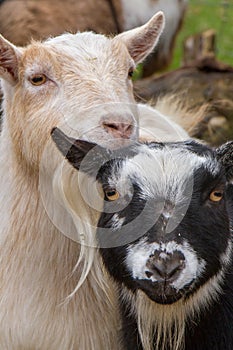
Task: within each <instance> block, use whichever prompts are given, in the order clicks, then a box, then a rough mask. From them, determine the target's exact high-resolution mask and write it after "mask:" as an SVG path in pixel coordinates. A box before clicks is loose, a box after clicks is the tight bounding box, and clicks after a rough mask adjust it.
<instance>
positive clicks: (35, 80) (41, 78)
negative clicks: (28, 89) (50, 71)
mask: <svg viewBox="0 0 233 350" xmlns="http://www.w3.org/2000/svg"><path fill="white" fill-rule="evenodd" d="M29 81H30V83H31V84H32V85H35V86H39V85H43V84H44V83H46V81H47V77H46V76H45V75H44V74H36V75H34V76H33V77H31V78H30V79H29Z"/></svg>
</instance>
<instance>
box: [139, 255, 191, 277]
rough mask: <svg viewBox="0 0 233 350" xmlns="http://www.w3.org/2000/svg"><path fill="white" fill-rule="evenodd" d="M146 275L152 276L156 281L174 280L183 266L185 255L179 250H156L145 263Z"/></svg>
mask: <svg viewBox="0 0 233 350" xmlns="http://www.w3.org/2000/svg"><path fill="white" fill-rule="evenodd" d="M146 266H147V270H146V271H145V273H146V275H147V277H149V278H150V277H153V278H154V279H155V280H156V281H158V282H164V281H167V282H169V283H171V282H173V281H175V280H176V279H177V278H178V277H179V275H180V273H181V271H182V270H183V269H184V267H185V257H184V255H183V254H182V253H181V252H180V251H178V250H177V251H174V252H172V253H166V252H164V251H161V250H156V251H155V252H154V254H152V255H151V256H150V257H149V259H148V261H147V263H146Z"/></svg>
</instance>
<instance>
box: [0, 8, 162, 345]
mask: <svg viewBox="0 0 233 350" xmlns="http://www.w3.org/2000/svg"><path fill="white" fill-rule="evenodd" d="M163 23H164V20H163V15H162V13H158V14H157V15H155V16H154V17H153V18H152V19H151V20H150V21H149V22H148V23H147V24H146V25H144V26H142V27H140V28H137V29H134V30H132V31H128V32H125V33H123V34H121V35H119V36H116V37H115V38H113V39H108V38H106V37H104V36H102V35H95V34H93V33H83V34H80V33H78V34H75V35H72V34H65V35H62V36H60V37H56V38H53V39H50V40H48V41H45V42H44V43H41V42H33V43H32V44H31V45H29V46H28V47H26V48H19V47H16V46H14V45H13V44H11V43H10V42H8V41H7V40H5V39H4V38H3V37H1V38H0V77H1V78H2V88H3V93H4V101H3V110H4V114H3V127H2V134H1V139H0V149H1V152H0V168H1V177H0V192H1V201H2V204H1V225H0V349H1V350H3V349H4V350H26V349H28V350H29V349H33V350H72V349H73V350H77V349H79V350H91V349H92V350H103V349H112V350H114V349H115V350H119V349H120V344H119V343H118V341H117V333H118V319H117V311H116V309H115V298H114V291H113V290H111V289H110V288H109V285H108V279H107V277H106V276H105V275H103V273H102V270H101V266H100V259H98V256H97V255H95V254H94V252H95V251H94V250H92V251H91V252H90V253H89V256H88V257H87V258H86V259H82V258H85V256H84V254H85V251H84V250H83V249H81V251H80V245H79V244H78V243H76V242H74V241H72V240H71V239H68V238H67V237H65V236H64V235H63V234H62V233H61V230H59V228H57V227H56V226H55V225H54V223H53V222H52V221H51V220H50V218H49V215H50V212H48V213H47V211H46V210H48V208H47V207H45V205H44V195H46V194H48V198H49V201H50V203H49V204H50V205H51V208H52V210H53V213H55V216H56V219H58V221H57V222H56V224H57V226H58V227H59V225H63V227H65V228H66V230H67V232H68V233H70V235H71V237H72V238H73V237H74V236H75V235H76V229H75V226H74V225H73V223H72V220H71V217H70V215H69V214H68V213H67V211H66V208H64V207H62V205H61V203H60V202H59V201H57V199H56V198H57V197H59V191H57V192H56V191H55V194H54V193H53V190H52V189H51V191H50V186H53V187H54V186H56V184H55V183H53V182H54V181H53V179H54V178H56V174H55V173H56V169H57V165H58V164H60V163H61V155H60V154H59V152H58V151H57V149H56V147H55V146H54V145H53V143H52V141H51V140H50V132H51V129H52V127H54V126H57V125H61V124H65V122H66V124H69V120H68V119H69V118H68V117H69V116H72V126H73V127H74V128H75V129H76V130H77V131H78V135H81V136H82V135H83V134H85V133H86V134H85V137H86V138H88V139H91V140H92V141H96V142H97V143H98V142H100V140H101V141H106V140H113V139H114V137H120V138H135V137H136V129H135V120H134V115H133V113H132V111H131V109H130V108H128V107H127V106H128V104H129V103H133V93H132V83H131V81H130V77H129V76H130V75H131V73H132V70H133V68H134V66H135V64H136V63H138V62H139V61H141V60H143V59H144V58H145V56H146V55H147V54H149V53H150V52H151V50H152V49H153V48H154V46H155V44H156V42H157V41H158V38H159V35H160V33H161V31H162V29H163ZM104 103H106V104H107V106H108V105H109V104H110V103H117V104H118V105H120V103H126V108H125V109H124V114H123V113H121V112H120V113H119V112H118V111H116V109H115V114H114V113H113V114H111V115H109V114H107V112H106V111H105V112H104V113H103V112H101V113H100V114H98V113H96V114H95V115H94V114H93V113H92V115H90V117H89V119H87V118H86V117H84V116H86V114H85V113H84V111H85V110H88V108H89V109H90V108H92V110H93V109H94V107H96V108H97V110H98V108H100V106H102V104H104ZM103 108H104V107H103ZM103 108H101V109H99V110H101V111H102V109H103ZM87 115H88V114H87ZM88 116H89V115H88ZM90 129H91V130H90ZM83 137H84V136H83ZM46 144H47V145H48V146H49V147H45V146H46ZM44 149H45V150H49V153H46V157H44V154H45V153H44ZM44 161H47V164H46V163H45V162H44ZM62 175H64V176H63V177H64V179H63V180H64V181H63V191H64V192H65V193H67V198H69V194H72V193H73V192H74V188H75V187H74V182H75V179H76V174H75V172H74V171H73V169H72V168H71V167H70V166H69V165H68V166H65V167H64V173H63V174H62ZM44 184H46V188H44V187H43V185H44ZM48 188H49V192H48V193H45V192H46V191H47V189H48ZM44 189H45V192H43V190H44ZM58 190H59V189H58ZM55 195H56V196H55ZM70 198H71V200H72V196H70ZM75 198H78V203H77V208H76V209H77V213H78V214H79V215H80V216H81V217H82V219H83V220H82V222H81V223H80V226H79V231H78V233H77V234H79V235H80V236H81V234H82V233H83V232H84V230H85V232H87V236H88V234H90V235H91V234H92V231H91V229H90V232H88V229H89V226H88V227H87V228H86V225H85V221H86V222H92V221H93V222H94V223H95V224H96V222H97V220H98V213H96V212H95V211H94V210H92V211H90V209H89V208H88V206H87V205H86V203H85V202H84V200H83V199H82V197H81V195H80V194H79V193H77V192H76V194H75ZM65 205H66V204H65ZM48 214H49V215H48ZM89 251H90V250H89ZM78 259H79V261H78V263H77V260H78ZM92 263H93V264H92ZM75 265H77V266H76V269H74V267H75ZM91 265H92V269H91V271H90V273H89V274H88V276H87V278H86V279H85V277H86V274H87V271H88V270H90V266H91ZM82 270H84V272H82ZM72 272H73V273H72ZM84 280H85V281H84ZM83 281H84V282H83ZM78 282H79V285H78V286H79V287H80V288H79V291H78V293H76V294H75V295H73V298H70V300H69V302H66V303H64V300H65V299H66V298H67V296H69V295H70V294H71V293H72V292H73V291H74V290H75V289H77V284H78ZM82 282H83V283H82Z"/></svg>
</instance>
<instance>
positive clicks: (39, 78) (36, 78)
mask: <svg viewBox="0 0 233 350" xmlns="http://www.w3.org/2000/svg"><path fill="white" fill-rule="evenodd" d="M42 80H43V77H35V78H33V79H32V81H33V82H34V83H38V82H40V81H42Z"/></svg>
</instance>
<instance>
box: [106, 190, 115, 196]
mask: <svg viewBox="0 0 233 350" xmlns="http://www.w3.org/2000/svg"><path fill="white" fill-rule="evenodd" d="M115 194H116V191H111V192H107V195H108V196H109V197H111V196H114V195H115Z"/></svg>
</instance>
